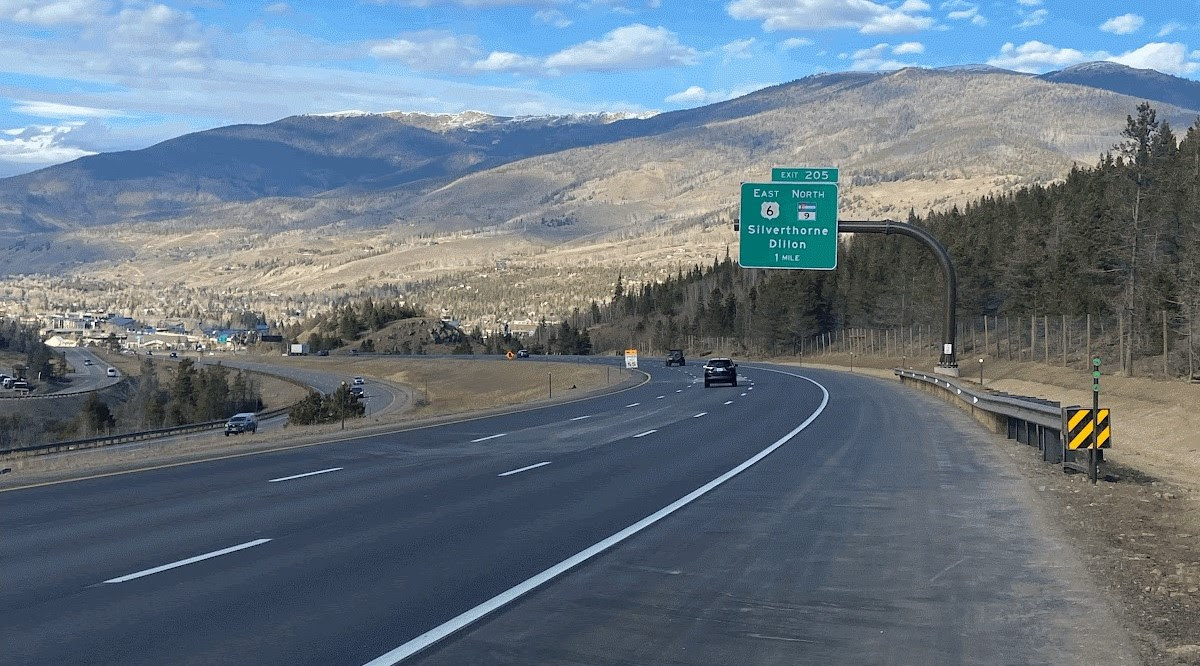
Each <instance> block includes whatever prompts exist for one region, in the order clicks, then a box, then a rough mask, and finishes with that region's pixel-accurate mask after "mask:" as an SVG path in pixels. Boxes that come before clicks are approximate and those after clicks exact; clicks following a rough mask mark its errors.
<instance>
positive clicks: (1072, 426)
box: [1063, 407, 1112, 450]
mask: <svg viewBox="0 0 1200 666" xmlns="http://www.w3.org/2000/svg"><path fill="white" fill-rule="evenodd" d="M1063 417H1064V421H1065V422H1066V425H1067V427H1066V434H1067V448H1068V449H1071V450H1075V449H1090V448H1091V447H1092V429H1093V427H1095V428H1096V429H1097V430H1096V432H1097V434H1096V443H1097V444H1098V445H1099V446H1100V448H1102V449H1107V448H1110V447H1111V446H1112V421H1111V419H1110V418H1109V411H1108V410H1107V409H1101V410H1100V413H1099V419H1097V422H1096V423H1095V424H1093V422H1092V410H1091V409H1087V408H1084V407H1066V408H1064V409H1063Z"/></svg>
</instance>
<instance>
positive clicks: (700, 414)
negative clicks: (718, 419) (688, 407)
mask: <svg viewBox="0 0 1200 666" xmlns="http://www.w3.org/2000/svg"><path fill="white" fill-rule="evenodd" d="M707 413H708V412H700V413H699V414H697V415H695V416H693V417H692V418H694V419H698V418H700V417H701V416H704V415H705V414H707Z"/></svg>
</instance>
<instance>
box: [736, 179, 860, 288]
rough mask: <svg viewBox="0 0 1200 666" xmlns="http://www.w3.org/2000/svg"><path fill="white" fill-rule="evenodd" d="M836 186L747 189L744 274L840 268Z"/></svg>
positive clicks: (743, 213)
mask: <svg viewBox="0 0 1200 666" xmlns="http://www.w3.org/2000/svg"><path fill="white" fill-rule="evenodd" d="M837 191H838V188H837V185H836V184H833V183H742V198H741V223H740V226H739V231H738V233H739V240H740V247H739V251H738V264H739V265H741V266H742V267H743V268H791V269H799V270H833V269H834V268H837V228H838V223H837V217H838V209H837Z"/></svg>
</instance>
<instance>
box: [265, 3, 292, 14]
mask: <svg viewBox="0 0 1200 666" xmlns="http://www.w3.org/2000/svg"><path fill="white" fill-rule="evenodd" d="M263 11H264V12H266V13H268V14H275V15H277V16H283V15H285V14H291V13H292V6H291V5H289V4H288V3H286V2H276V3H273V4H270V5H267V6H266V7H263Z"/></svg>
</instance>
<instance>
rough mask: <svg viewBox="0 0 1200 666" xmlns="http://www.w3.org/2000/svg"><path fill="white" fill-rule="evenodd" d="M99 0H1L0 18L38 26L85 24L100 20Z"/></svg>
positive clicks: (100, 8)
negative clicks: (47, 0)
mask: <svg viewBox="0 0 1200 666" xmlns="http://www.w3.org/2000/svg"><path fill="white" fill-rule="evenodd" d="M103 14H104V4H103V3H101V2H100V1H99V0H53V1H51V2H45V1H44V0H2V1H0V19H5V20H9V21H13V22H15V23H31V24H33V25H40V26H60V25H87V24H90V23H93V22H95V21H98V20H100V18H101V17H102V16H103Z"/></svg>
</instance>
